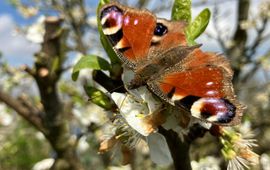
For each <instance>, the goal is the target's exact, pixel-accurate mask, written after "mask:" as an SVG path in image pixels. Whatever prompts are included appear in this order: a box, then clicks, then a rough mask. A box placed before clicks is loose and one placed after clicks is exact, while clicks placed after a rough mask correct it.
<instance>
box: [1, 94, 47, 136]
mask: <svg viewBox="0 0 270 170" xmlns="http://www.w3.org/2000/svg"><path fill="white" fill-rule="evenodd" d="M0 101H2V102H3V103H5V104H6V105H8V106H9V107H10V108H12V109H13V110H14V111H16V112H17V113H18V114H19V115H21V116H22V117H23V118H25V119H26V120H27V121H28V122H29V123H31V124H32V125H33V126H34V127H35V128H37V129H38V130H39V131H41V132H42V133H44V134H46V133H47V132H46V130H45V128H44V126H43V124H42V119H41V117H40V116H39V114H38V113H34V112H31V111H30V110H29V108H27V107H25V106H24V105H23V104H22V103H21V102H19V100H17V99H15V98H13V97H12V96H11V95H9V94H8V93H6V92H4V91H2V90H0Z"/></svg>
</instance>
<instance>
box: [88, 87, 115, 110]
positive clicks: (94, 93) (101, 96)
mask: <svg viewBox="0 0 270 170" xmlns="http://www.w3.org/2000/svg"><path fill="white" fill-rule="evenodd" d="M84 90H85V92H86V94H87V95H88V97H89V98H90V99H89V100H90V101H91V102H93V103H94V104H96V105H98V106H100V107H102V108H103V109H105V110H110V109H111V108H112V107H113V103H112V101H111V100H110V98H109V97H108V96H106V95H105V93H103V92H102V91H100V90H98V89H97V88H95V87H92V86H89V85H85V86H84Z"/></svg>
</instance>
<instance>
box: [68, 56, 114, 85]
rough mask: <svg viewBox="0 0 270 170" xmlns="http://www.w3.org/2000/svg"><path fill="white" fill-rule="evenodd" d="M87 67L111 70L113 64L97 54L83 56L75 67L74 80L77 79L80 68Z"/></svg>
mask: <svg viewBox="0 0 270 170" xmlns="http://www.w3.org/2000/svg"><path fill="white" fill-rule="evenodd" d="M85 68H90V69H96V70H110V68H111V66H110V64H109V63H108V61H106V60H105V59H103V58H101V57H98V56H95V55H87V56H83V57H82V58H81V59H80V60H79V61H78V62H77V63H76V65H75V66H74V67H73V72H72V80H73V81H76V80H77V78H78V76H79V72H80V70H82V69H85Z"/></svg>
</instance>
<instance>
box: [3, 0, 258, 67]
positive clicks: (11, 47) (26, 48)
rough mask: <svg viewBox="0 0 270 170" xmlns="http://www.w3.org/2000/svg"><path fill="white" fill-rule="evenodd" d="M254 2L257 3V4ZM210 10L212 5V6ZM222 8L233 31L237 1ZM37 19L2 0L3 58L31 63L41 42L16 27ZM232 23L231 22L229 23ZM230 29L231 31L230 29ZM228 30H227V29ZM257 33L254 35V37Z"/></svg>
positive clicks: (207, 45)
mask: <svg viewBox="0 0 270 170" xmlns="http://www.w3.org/2000/svg"><path fill="white" fill-rule="evenodd" d="M194 1H195V0H194ZM86 2H87V5H88V6H90V7H91V8H93V9H95V6H96V5H97V2H98V1H97V0H86ZM254 2H256V3H257V4H256V5H255V4H254ZM257 5H258V1H253V4H252V6H251V7H252V8H253V9H256V8H257ZM203 8H205V7H204V6H202V7H197V8H192V11H193V16H196V15H197V14H198V13H199V12H200V11H201V10H202V9H203ZM210 10H212V9H211V6H210ZM222 10H223V11H225V10H230V13H229V15H228V16H226V18H225V19H223V20H222V22H221V23H220V24H221V26H222V27H223V26H224V27H228V28H230V30H231V31H233V27H234V24H233V23H234V21H235V17H236V15H235V11H236V1H228V2H225V3H223V6H222ZM158 16H159V17H165V18H166V17H167V18H169V16H170V13H168V12H167V13H161V14H160V15H158ZM36 20H37V17H33V18H30V19H29V18H28V19H25V18H23V17H22V16H21V15H20V14H19V12H17V11H16V9H15V8H14V7H13V6H11V5H10V4H8V1H7V0H0V44H1V46H0V51H1V52H2V53H3V58H4V59H5V60H7V61H9V63H11V64H12V65H16V66H19V65H22V64H29V65H31V63H32V61H33V57H32V56H33V54H34V53H35V52H37V51H39V48H40V46H39V44H34V43H31V42H29V41H28V40H27V39H26V38H25V37H24V36H23V35H21V34H18V33H17V34H16V28H17V27H18V26H26V25H29V24H31V23H33V22H35V21H36ZM228 23H230V24H228ZM230 30H229V31H230ZM226 31H227V30H226ZM207 32H210V33H214V28H213V24H212V22H211V21H210V24H209V26H208V28H207ZM254 36H255V35H253V37H254ZM198 42H199V43H203V44H204V45H203V47H202V48H203V49H205V50H209V51H217V52H221V49H220V48H219V47H218V45H217V43H216V42H215V41H212V40H210V39H209V38H208V37H207V36H201V37H200V38H199V40H198Z"/></svg>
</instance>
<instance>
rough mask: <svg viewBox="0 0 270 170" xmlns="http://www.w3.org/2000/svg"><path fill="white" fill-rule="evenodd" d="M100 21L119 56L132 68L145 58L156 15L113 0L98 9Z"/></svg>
mask: <svg viewBox="0 0 270 170" xmlns="http://www.w3.org/2000/svg"><path fill="white" fill-rule="evenodd" d="M100 22H101V25H102V30H103V33H104V34H105V36H106V37H107V38H108V40H109V42H110V44H111V45H112V47H113V49H114V50H115V52H116V53H117V55H118V56H119V58H120V59H121V60H122V61H123V62H124V63H125V64H127V65H128V66H131V67H132V68H134V67H135V66H136V64H137V63H141V61H142V60H146V59H147V55H148V52H149V47H150V46H151V39H152V37H153V30H154V29H155V26H156V17H155V16H154V15H153V14H152V13H150V12H149V11H147V10H136V9H133V8H129V7H126V6H123V5H121V4H119V3H116V2H113V3H110V4H108V5H105V6H104V7H103V8H102V9H101V10H100Z"/></svg>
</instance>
